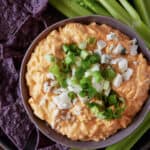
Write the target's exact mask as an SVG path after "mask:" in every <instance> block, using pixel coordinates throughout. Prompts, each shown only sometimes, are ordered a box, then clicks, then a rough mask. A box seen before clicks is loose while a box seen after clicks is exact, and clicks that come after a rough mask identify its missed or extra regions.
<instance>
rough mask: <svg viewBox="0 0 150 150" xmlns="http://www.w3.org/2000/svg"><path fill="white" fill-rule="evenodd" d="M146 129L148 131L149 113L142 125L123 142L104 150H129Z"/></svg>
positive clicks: (149, 125)
mask: <svg viewBox="0 0 150 150" xmlns="http://www.w3.org/2000/svg"><path fill="white" fill-rule="evenodd" d="M148 129H150V112H149V114H148V115H147V116H146V118H145V119H144V121H143V122H142V124H141V125H140V126H139V127H138V128H137V129H136V130H135V131H134V132H133V133H132V134H131V135H129V136H128V137H126V138H125V139H124V140H122V141H120V142H118V143H116V144H113V145H111V146H109V147H107V148H106V150H118V149H120V148H121V150H130V149H131V148H132V147H133V145H134V144H135V143H136V142H137V141H138V140H139V138H140V137H141V136H142V135H143V134H144V133H145V132H146V131H147V130H148Z"/></svg>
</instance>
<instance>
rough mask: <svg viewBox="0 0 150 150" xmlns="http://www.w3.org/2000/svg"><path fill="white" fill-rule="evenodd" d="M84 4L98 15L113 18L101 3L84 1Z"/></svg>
mask: <svg viewBox="0 0 150 150" xmlns="http://www.w3.org/2000/svg"><path fill="white" fill-rule="evenodd" d="M82 3H83V4H84V5H85V6H86V7H88V8H89V9H91V10H92V11H93V12H94V13H96V14H98V15H103V16H111V15H110V14H109V13H108V12H107V11H106V10H105V9H104V8H103V7H102V6H101V5H100V4H99V3H97V2H96V1H94V0H82Z"/></svg>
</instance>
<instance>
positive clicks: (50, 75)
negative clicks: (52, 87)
mask: <svg viewBox="0 0 150 150" xmlns="http://www.w3.org/2000/svg"><path fill="white" fill-rule="evenodd" d="M46 76H47V78H48V79H51V80H55V76H54V75H53V74H52V73H51V72H49V73H47V75H46Z"/></svg>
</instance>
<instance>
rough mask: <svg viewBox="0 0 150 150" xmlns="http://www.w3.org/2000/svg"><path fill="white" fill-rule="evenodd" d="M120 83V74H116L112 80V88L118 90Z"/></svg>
mask: <svg viewBox="0 0 150 150" xmlns="http://www.w3.org/2000/svg"><path fill="white" fill-rule="evenodd" d="M122 81H123V79H122V76H121V74H119V73H118V74H117V75H116V77H115V78H114V80H113V86H114V87H116V88H118V87H119V86H120V85H121V84H122Z"/></svg>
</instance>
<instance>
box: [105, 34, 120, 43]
mask: <svg viewBox="0 0 150 150" xmlns="http://www.w3.org/2000/svg"><path fill="white" fill-rule="evenodd" d="M106 40H107V41H110V40H118V38H117V35H116V34H115V33H114V32H110V33H109V34H107V35H106Z"/></svg>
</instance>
